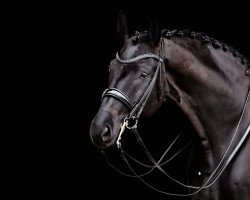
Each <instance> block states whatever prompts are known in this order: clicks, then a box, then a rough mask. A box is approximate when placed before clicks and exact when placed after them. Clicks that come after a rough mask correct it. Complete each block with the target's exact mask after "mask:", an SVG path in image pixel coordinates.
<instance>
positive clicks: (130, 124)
mask: <svg viewBox="0 0 250 200" xmlns="http://www.w3.org/2000/svg"><path fill="white" fill-rule="evenodd" d="M162 43H163V40H162V39H161V42H160V56H158V55H156V54H153V53H146V54H142V55H139V56H137V57H134V58H131V59H129V60H123V59H121V58H120V56H119V53H118V52H117V53H116V59H117V60H118V61H119V62H120V63H123V64H124V63H126V64H128V63H133V62H137V61H139V60H142V59H146V58H153V59H156V60H157V61H158V63H157V67H156V71H155V73H154V75H153V78H152V79H151V81H150V83H149V85H148V87H147V89H146V91H145V92H144V94H143V95H142V97H141V99H140V100H139V101H138V102H137V103H135V104H133V103H132V101H130V99H129V98H128V97H127V96H126V95H125V94H124V93H123V92H122V91H120V90H119V89H117V88H109V89H106V90H105V91H104V92H103V94H102V99H103V98H104V97H113V98H115V99H117V100H119V101H120V102H122V103H123V104H124V105H125V106H126V107H127V108H128V109H129V111H130V113H129V114H128V116H127V117H126V118H125V119H124V122H123V125H122V127H121V130H120V133H119V136H118V139H117V141H116V144H117V146H118V147H120V145H121V143H120V139H121V135H122V133H123V132H124V130H125V128H127V129H136V128H137V122H138V119H139V117H140V115H141V113H142V111H143V109H144V107H145V104H146V102H147V100H148V98H149V96H150V94H151V92H152V90H153V88H154V85H155V83H156V80H157V77H158V74H159V71H160V67H161V63H162V62H163V59H162V58H161V52H162Z"/></svg>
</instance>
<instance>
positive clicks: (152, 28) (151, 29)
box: [148, 18, 161, 45]
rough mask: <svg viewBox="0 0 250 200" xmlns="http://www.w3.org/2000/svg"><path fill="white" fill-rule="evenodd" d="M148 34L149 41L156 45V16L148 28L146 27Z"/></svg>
mask: <svg viewBox="0 0 250 200" xmlns="http://www.w3.org/2000/svg"><path fill="white" fill-rule="evenodd" d="M148 36H149V39H150V41H151V42H153V44H154V45H157V44H158V42H159V40H160V36H161V35H160V27H159V23H158V20H157V18H154V19H153V20H151V22H150V25H149V29H148Z"/></svg>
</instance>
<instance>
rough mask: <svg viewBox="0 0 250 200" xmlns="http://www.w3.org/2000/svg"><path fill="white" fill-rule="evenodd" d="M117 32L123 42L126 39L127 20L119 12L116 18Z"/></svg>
mask: <svg viewBox="0 0 250 200" xmlns="http://www.w3.org/2000/svg"><path fill="white" fill-rule="evenodd" d="M117 31H118V33H119V35H120V36H121V38H122V39H123V40H124V41H126V40H127V39H128V28H127V20H126V17H125V15H124V14H123V12H122V11H121V10H120V11H119V13H118V18H117Z"/></svg>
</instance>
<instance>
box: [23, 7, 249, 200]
mask: <svg viewBox="0 0 250 200" xmlns="http://www.w3.org/2000/svg"><path fill="white" fill-rule="evenodd" d="M151 3H153V5H144V7H143V6H142V5H135V4H130V5H128V6H124V5H123V6H119V5H108V4H106V5H104V6H101V5H99V4H98V3H96V5H92V6H85V5H81V4H79V5H78V4H76V5H72V4H71V5H68V4H64V5H62V4H59V5H53V6H52V7H51V8H49V6H48V7H46V9H45V10H44V12H43V11H42V12H41V16H39V17H38V21H37V23H38V26H40V25H41V27H40V28H39V29H38V34H37V36H38V38H36V40H37V41H38V42H37V44H38V45H39V46H40V47H41V49H40V51H39V52H41V55H40V57H39V58H40V59H41V61H40V63H41V64H42V65H43V66H44V68H43V69H42V70H41V74H43V75H44V77H43V78H42V83H41V85H40V88H41V91H42V95H41V99H39V101H41V102H43V104H42V105H41V106H40V108H41V112H42V113H43V116H44V117H42V119H41V122H39V124H40V125H39V126H41V127H44V128H41V129H42V133H41V134H39V136H40V137H41V139H42V140H43V141H44V142H45V143H44V144H43V145H41V146H42V148H41V150H40V151H39V156H38V161H37V163H36V164H34V173H32V174H33V175H32V177H31V180H32V181H31V185H32V190H34V191H35V194H36V196H52V197H58V196H60V197H66V196H67V197H68V198H72V199H75V198H76V197H78V198H79V199H80V198H84V199H110V200H111V199H117V198H122V197H123V198H147V197H148V196H149V195H150V196H154V199H163V198H165V199H167V198H168V199H174V198H171V197H166V196H164V195H162V194H159V193H157V192H155V191H153V190H151V189H149V188H147V187H146V186H145V185H143V184H142V183H141V182H140V181H139V180H137V179H130V178H128V177H124V176H122V175H120V174H118V173H117V172H115V171H114V170H113V169H111V168H110V167H108V165H107V163H106V162H105V159H104V158H103V156H102V155H101V153H100V151H99V150H98V149H96V148H95V147H94V146H93V145H92V143H91V141H90V138H89V127H90V123H91V120H92V119H93V118H94V116H95V114H96V112H97V111H98V108H99V105H100V102H101V100H100V97H101V94H102V91H103V90H104V89H105V88H107V87H108V68H107V67H106V66H108V65H109V62H110V60H111V59H113V58H114V56H115V53H116V52H117V51H118V50H119V49H120V48H121V45H122V44H121V42H120V40H119V36H118V34H117V32H116V19H117V13H118V11H119V10H120V9H122V10H123V12H124V14H125V15H126V17H127V22H128V27H129V30H130V31H132V32H133V31H135V30H138V31H140V30H146V29H147V27H148V24H149V22H150V20H151V19H152V18H154V17H157V18H158V20H159V22H160V27H161V28H162V29H164V28H167V29H180V30H184V29H192V30H194V31H196V32H204V33H206V34H207V35H209V36H211V37H214V38H216V39H218V40H220V41H223V42H224V43H226V44H229V45H231V46H233V47H235V49H237V50H238V51H239V52H240V53H242V54H243V55H245V56H246V57H249V51H247V49H248V48H249V30H246V27H247V26H248V24H247V23H248V19H249V17H248V16H247V11H246V10H245V9H244V5H239V6H237V5H235V4H232V5H225V6H221V7H220V6H218V5H216V4H212V3H209V2H200V3H199V4H191V3H190V2H189V3H186V4H185V5H184V4H182V3H180V2H176V3H173V2H172V3H170V2H166V3H165V5H162V4H156V3H154V2H151ZM34 12H35V11H34ZM237 12H238V13H237ZM39 104H40V103H39ZM176 117H179V116H178V114H177V115H176ZM173 118H174V117H173ZM41 124H42V125H41ZM157 125H159V124H157ZM164 125H165V126H164V127H163V126H162V124H161V126H160V125H159V127H160V128H161V129H160V130H158V132H162V131H166V130H168V131H172V132H174V133H175V132H177V131H176V130H178V123H173V125H172V126H171V125H167V123H166V122H165V121H164ZM159 127H158V128H159ZM176 127H177V129H176ZM162 129H164V130H162ZM148 130H150V131H152V127H151V128H149V129H148ZM150 131H146V132H144V134H145V135H147V134H151V132H150ZM170 139H172V138H170ZM148 142H150V139H148ZM157 142H159V140H158V141H157V140H156V141H154V143H153V144H152V145H151V144H150V143H149V145H148V146H150V149H152V150H155V149H157V148H159V147H158V144H157ZM161 152H162V151H161ZM185 156H187V155H185ZM184 162H185V161H184ZM118 163H119V162H118ZM170 170H171V171H170V173H172V174H174V175H176V176H177V177H179V176H180V174H181V175H182V173H183V170H185V169H183V165H182V162H181V161H179V163H178V162H177V163H176V164H175V165H174V166H172V167H170ZM178 170H182V171H180V172H178ZM155 184H156V186H157V185H159V184H161V186H162V185H163V186H166V187H164V190H166V191H172V192H183V191H182V190H180V189H179V188H176V187H175V186H173V185H171V184H172V183H171V182H170V181H168V180H167V179H166V183H165V182H162V180H161V181H160V183H157V181H154V185H155ZM24 192H25V193H26V192H28V190H25V191H24ZM183 199H184V198H183Z"/></svg>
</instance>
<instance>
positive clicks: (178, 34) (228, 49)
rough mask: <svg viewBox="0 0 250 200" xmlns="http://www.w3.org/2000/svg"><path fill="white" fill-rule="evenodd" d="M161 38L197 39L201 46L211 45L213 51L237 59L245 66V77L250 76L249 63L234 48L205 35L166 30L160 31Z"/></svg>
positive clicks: (190, 31)
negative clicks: (226, 53)
mask: <svg viewBox="0 0 250 200" xmlns="http://www.w3.org/2000/svg"><path fill="white" fill-rule="evenodd" d="M161 36H162V37H164V38H168V39H170V38H171V37H188V38H190V39H197V40H200V41H201V43H202V44H209V43H210V44H212V46H213V48H215V49H222V50H223V51H225V52H229V53H231V54H232V55H233V57H238V58H240V60H241V64H242V65H246V75H247V76H250V63H249V62H248V61H247V59H246V58H245V57H244V56H242V55H241V54H240V53H239V52H238V51H236V50H235V49H234V48H232V47H230V46H228V45H226V44H224V43H223V42H220V41H218V40H216V39H214V38H211V37H209V36H207V35H206V34H205V33H197V32H194V31H192V30H189V29H187V30H183V31H179V30H167V29H164V30H162V31H161Z"/></svg>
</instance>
